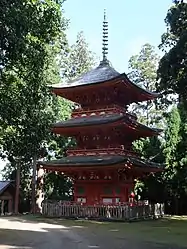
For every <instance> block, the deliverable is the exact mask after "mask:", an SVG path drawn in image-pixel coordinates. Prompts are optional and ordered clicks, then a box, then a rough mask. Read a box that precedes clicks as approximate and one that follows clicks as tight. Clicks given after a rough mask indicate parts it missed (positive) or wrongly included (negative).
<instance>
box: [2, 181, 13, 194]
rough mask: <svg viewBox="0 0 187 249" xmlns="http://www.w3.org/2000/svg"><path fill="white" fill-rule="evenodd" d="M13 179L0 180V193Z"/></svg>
mask: <svg viewBox="0 0 187 249" xmlns="http://www.w3.org/2000/svg"><path fill="white" fill-rule="evenodd" d="M12 182H13V181H0V194H1V193H2V192H3V191H5V190H6V188H8V186H9V185H10V184H11V183H12Z"/></svg>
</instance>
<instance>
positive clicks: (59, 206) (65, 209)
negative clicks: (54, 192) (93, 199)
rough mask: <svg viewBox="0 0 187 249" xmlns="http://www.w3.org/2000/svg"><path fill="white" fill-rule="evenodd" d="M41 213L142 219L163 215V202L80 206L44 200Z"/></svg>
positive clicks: (115, 218)
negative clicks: (133, 204)
mask: <svg viewBox="0 0 187 249" xmlns="http://www.w3.org/2000/svg"><path fill="white" fill-rule="evenodd" d="M42 214H43V215H44V216H46V217H54V218H55V217H56V218H57V217H60V218H88V219H102V220H105V219H106V220H107V219H108V220H124V221H130V220H144V219H153V218H161V217H163V215H164V204H159V203H157V204H149V205H146V204H142V205H136V206H130V205H129V204H126V205H118V206H117V205H116V206H113V205H103V206H102V205H100V206H82V205H80V204H72V205H66V204H65V205H64V204H63V203H61V202H55V203H52V202H51V203H50V202H44V203H43V204H42Z"/></svg>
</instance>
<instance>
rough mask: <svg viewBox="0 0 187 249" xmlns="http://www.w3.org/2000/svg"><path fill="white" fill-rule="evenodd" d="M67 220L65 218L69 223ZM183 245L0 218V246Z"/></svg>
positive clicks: (110, 248)
mask: <svg viewBox="0 0 187 249" xmlns="http://www.w3.org/2000/svg"><path fill="white" fill-rule="evenodd" d="M66 223H67V222H65V224H66ZM9 248H28V249H29V248H34V249H35V248H37V249H48V248H49V249H59V248H60V249H63V248H64V249H86V248H87V249H88V248H98V249H129V248H131V249H156V248H162V249H174V248H175V249H183V248H176V246H172V245H169V246H168V245H163V244H157V243H148V242H147V243H146V242H140V241H136V240H133V239H129V238H128V237H126V236H125V234H124V235H123V237H122V236H119V235H118V233H117V232H115V231H113V233H110V234H109V233H107V231H103V230H100V229H96V227H95V228H90V227H81V226H76V225H73V222H72V223H71V226H67V225H59V224H54V222H53V224H50V223H47V222H42V221H41V222H39V221H35V220H33V221H32V220H27V219H24V218H16V217H7V218H0V249H9Z"/></svg>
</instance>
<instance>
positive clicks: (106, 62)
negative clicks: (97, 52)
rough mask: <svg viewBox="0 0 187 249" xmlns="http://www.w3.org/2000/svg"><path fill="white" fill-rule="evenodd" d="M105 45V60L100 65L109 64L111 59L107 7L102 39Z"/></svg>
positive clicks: (103, 52) (103, 48)
mask: <svg viewBox="0 0 187 249" xmlns="http://www.w3.org/2000/svg"><path fill="white" fill-rule="evenodd" d="M102 41H103V43H102V45H103V47H102V54H103V60H102V61H101V63H100V65H105V64H106V65H108V64H109V61H108V59H107V55H108V21H107V17H106V9H104V20H103V39H102Z"/></svg>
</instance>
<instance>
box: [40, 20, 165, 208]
mask: <svg viewBox="0 0 187 249" xmlns="http://www.w3.org/2000/svg"><path fill="white" fill-rule="evenodd" d="M107 54H108V22H107V20H106V16H105V18H104V22H103V59H102V61H101V62H100V64H99V66H98V67H97V68H95V69H93V70H91V71H89V72H87V73H85V74H83V75H82V76H80V77H79V78H78V79H75V80H72V81H70V82H68V83H67V84H64V85H60V86H54V87H53V88H52V92H53V93H54V94H56V95H58V96H61V97H63V98H65V99H68V100H71V101H73V102H75V103H78V104H79V108H78V109H75V110H74V111H73V112H72V117H71V119H70V120H67V121H62V122H59V123H56V124H54V125H53V127H52V131H53V132H54V133H56V134H60V135H61V136H68V137H73V138H75V139H76V141H77V145H76V148H73V149H70V150H68V151H67V157H63V158H61V159H58V160H53V161H46V162H40V167H41V168H43V169H44V170H47V171H50V172H51V171H56V172H59V173H61V172H62V173H63V174H65V175H67V176H69V177H70V178H71V179H72V181H73V184H74V187H73V191H74V201H75V202H77V203H80V202H81V203H83V204H85V205H95V204H109V203H110V204H118V203H122V202H128V201H129V197H132V196H131V192H132V191H133V188H134V180H135V179H136V178H139V177H144V176H145V175H147V174H150V173H151V172H158V171H161V170H163V169H162V166H161V165H159V164H155V163H152V162H150V161H148V160H143V159H142V158H141V155H138V154H137V153H136V152H134V151H133V149H132V143H133V141H135V140H137V139H139V138H141V137H142V138H143V137H144V138H145V137H151V136H157V135H158V134H159V133H160V131H161V130H159V129H156V128H149V127H147V126H145V125H143V124H140V123H139V122H138V121H137V117H136V115H134V114H132V113H130V112H128V110H127V108H128V106H129V105H130V104H131V103H133V102H135V103H138V102H141V101H148V100H153V99H155V98H156V97H158V95H159V94H157V93H154V92H150V91H148V90H145V89H143V88H141V87H140V86H138V85H136V84H135V83H133V82H131V81H130V80H129V79H128V77H127V75H126V74H125V73H122V74H120V73H118V72H117V71H116V70H115V69H114V68H113V67H112V66H111V64H110V62H109V61H108V59H107Z"/></svg>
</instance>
